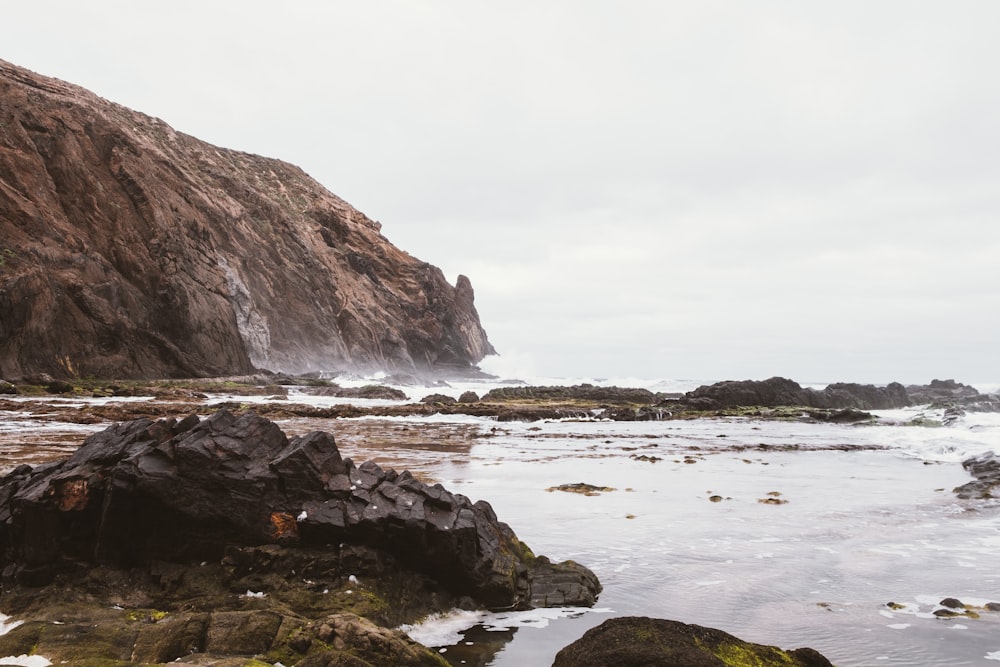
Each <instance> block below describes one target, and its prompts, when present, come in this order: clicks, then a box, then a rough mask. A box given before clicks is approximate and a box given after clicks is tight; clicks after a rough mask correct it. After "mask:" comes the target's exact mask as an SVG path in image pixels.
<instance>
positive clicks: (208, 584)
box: [0, 410, 601, 665]
mask: <svg viewBox="0 0 1000 667" xmlns="http://www.w3.org/2000/svg"><path fill="white" fill-rule="evenodd" d="M0 549H2V557H3V562H4V563H5V567H4V569H3V571H2V584H3V588H2V592H0V608H2V609H3V610H4V612H5V613H8V614H12V615H16V616H17V617H18V618H24V619H27V620H34V621H48V622H51V621H52V620H53V619H52V618H49V617H50V616H51V615H52V614H54V613H57V614H60V615H61V616H63V617H66V618H68V617H75V618H79V619H81V620H80V623H82V624H83V625H86V626H87V627H99V626H102V623H105V624H106V623H110V624H111V625H108V626H107V627H103V629H101V630H99V631H97V630H95V631H94V632H98V634H99V635H100V636H101V637H104V635H105V634H107V636H108V640H107V642H106V643H107V644H108V645H112V644H113V645H114V646H115V647H117V648H115V649H114V651H119V652H121V651H125V649H123V648H121V647H122V646H124V645H128V646H131V648H130V649H129V650H130V651H131V652H132V653H135V652H136V651H139V653H142V651H140V650H139V648H141V647H142V646H146V647H147V648H148V651H149V653H142V654H143V655H149V656H154V654H155V656H160V657H155V656H154V657H155V660H174V659H176V658H178V657H181V656H180V655H174V656H173V657H170V658H164V657H163V656H165V655H166V654H167V653H171V654H173V653H176V652H177V650H179V649H177V648H176V646H179V645H180V644H179V643H178V642H180V643H183V642H185V641H188V642H189V643H190V644H191V647H192V648H191V649H190V651H188V652H195V653H197V652H206V653H211V654H228V653H230V652H231V651H229V649H228V648H225V647H226V646H229V644H226V642H237V643H240V644H241V645H242V646H244V648H245V649H246V650H244V651H243V652H244V653H246V654H255V655H256V654H264V653H267V652H268V651H283V650H285V649H288V647H291V648H290V649H289V650H290V651H291V652H292V653H294V654H295V655H296V656H297V658H296V659H298V658H303V657H304V656H306V655H309V656H312V655H313V654H312V653H311V652H310V651H311V650H312V649H310V648H309V647H310V646H312V644H310V643H309V642H310V641H312V640H313V639H316V638H319V641H317V642H315V646H316V647H319V648H323V647H327V648H328V645H329V644H330V642H329V641H327V640H326V639H323V636H324V634H326V635H330V636H339V637H341V638H342V639H343V633H341V634H337V633H336V632H334V633H333V634H332V635H331V631H328V630H324V629H323V628H322V623H323V622H324V621H323V619H328V618H329V617H330V616H331V614H335V613H354V614H357V615H361V616H363V617H366V618H369V619H371V620H374V621H376V622H378V623H384V624H391V625H395V624H399V623H403V622H412V621H413V620H415V619H416V618H418V617H420V616H422V615H423V614H426V613H428V612H431V611H443V610H445V609H448V608H452V607H454V606H463V607H467V608H473V607H490V608H529V607H532V606H564V605H592V604H593V603H594V601H595V599H596V596H597V594H598V593H599V591H600V589H601V586H600V583H599V582H598V580H597V578H596V576H594V574H593V573H592V572H590V571H589V570H588V569H587V568H585V567H583V566H581V565H578V564H576V563H573V562H572V561H567V562H563V563H552V562H550V561H549V560H548V559H547V558H545V557H543V556H538V557H536V556H535V555H534V554H532V552H531V550H530V549H529V548H528V547H527V546H526V545H525V544H524V543H522V542H521V541H520V540H518V539H517V537H516V535H515V534H514V533H513V531H512V530H511V529H510V527H509V526H507V525H506V524H505V523H502V522H500V521H498V520H497V517H496V515H495V514H494V512H493V510H492V508H491V507H490V506H489V504H488V503H486V502H484V501H479V502H476V503H473V502H471V501H470V500H469V499H468V498H466V497H465V496H462V495H460V494H454V493H451V492H449V491H448V490H446V489H444V488H443V487H442V486H441V485H439V484H435V485H427V484H424V483H422V482H420V481H418V480H416V479H415V478H413V477H412V476H411V475H410V474H409V473H408V472H403V473H396V472H395V471H392V470H388V471H387V470H383V469H382V468H380V467H379V466H378V465H376V464H374V463H371V462H366V463H362V464H361V465H359V466H355V465H354V463H353V462H352V461H351V460H350V459H344V458H342V457H341V455H340V452H339V450H338V449H337V447H336V444H335V443H334V439H333V436H331V435H330V434H329V433H324V432H312V433H309V434H307V435H302V436H297V437H294V438H291V439H289V438H287V437H286V436H285V434H284V433H283V432H282V431H281V429H280V428H279V427H278V426H277V425H276V424H274V423H273V422H271V421H268V420H267V419H264V418H262V417H259V416H257V415H255V414H252V413H248V414H245V415H243V416H241V417H236V416H234V415H232V414H231V413H229V412H227V411H224V410H223V411H219V412H217V413H215V414H214V415H212V416H210V417H208V418H206V419H199V418H198V417H197V416H193V415H192V416H190V417H187V418H185V419H182V420H177V419H164V420H160V421H151V420H147V419H140V420H135V421H131V422H126V423H122V424H117V425H115V426H113V427H111V428H108V429H107V430H105V431H102V432H100V433H97V434H94V435H92V436H90V437H88V438H87V439H86V440H85V441H84V444H83V445H82V446H81V447H80V449H79V450H77V451H76V453H74V454H73V455H72V456H70V457H69V458H68V459H64V460H62V461H59V462H55V463H50V464H43V465H39V466H37V467H35V468H31V467H30V466H26V465H24V466H20V467H19V468H17V469H16V470H14V471H13V472H12V473H11V474H10V475H8V476H7V477H5V478H4V479H3V480H0ZM147 608H149V609H155V610H160V611H157V612H156V613H157V614H160V615H167V616H169V617H170V619H171V621H170V622H171V625H169V626H168V625H163V626H161V627H160V628H158V629H143V628H142V627H141V626H137V625H136V624H134V623H130V621H131V620H134V619H131V617H128V616H127V614H125V615H123V614H122V613H116V614H112V615H111V616H107V617H106V618H105V616H101V615H98V616H97V617H95V616H94V614H93V611H94V610H95V609H100V610H108V609H118V610H124V612H127V611H128V610H144V609H147ZM248 609H249V610H254V611H257V612H260V613H259V614H258V615H257V616H254V617H253V618H250V617H247V616H245V614H244V612H247V611H248ZM56 610H58V611H56ZM124 612H123V613H124ZM223 612H232V615H231V616H226V615H224V614H223ZM139 613H140V614H143V613H145V612H142V611H140V612H139ZM206 614H209V615H210V616H205V615H206ZM66 618H60V619H59V620H60V622H65V621H66ZM102 618H105V620H101V619H102ZM153 620H154V621H157V622H158V621H159V620H161V619H159V618H153ZM307 621H308V623H310V624H311V625H309V626H308V627H309V628H310V629H309V632H308V633H307V634H308V636H305V635H304V636H303V637H301V638H300V641H299V642H298V644H295V643H294V642H292V638H290V635H289V632H290V628H292V627H304V626H305V624H306V622H307ZM345 623H346V621H345ZM246 624H251V626H252V627H250V628H249V629H247V630H246V632H247V633H248V634H247V636H248V637H251V636H252V637H253V638H254V639H253V640H252V642H257V643H252V642H251V640H250V639H245V640H244V639H240V637H242V635H239V634H238V633H237V634H233V633H235V632H237V630H238V629H239V628H241V627H243V626H244V625H246ZM348 625H350V624H348ZM265 626H266V627H265ZM272 626H273V627H272ZM39 627H42V626H39ZM45 627H46V628H48V626H45ZM345 627H347V626H345ZM351 627H354V626H351ZM115 628H118V630H115ZM199 628H201V630H199ZM206 628H207V629H206ZM213 628H215V629H216V630H217V631H216V630H213ZM234 628H235V629H234ZM21 632H22V633H24V632H27V630H22V631H21ZM39 632H41V630H40V631H39ZM45 632H48V633H50V634H49V640H50V643H58V642H57V641H56V639H55V638H56V635H53V634H52V633H55V632H57V631H56V630H53V629H52V628H48V629H45ZM344 632H347V631H346V630H345V631H344ZM358 632H359V631H358V630H357V629H356V628H355V629H354V630H351V631H350V632H347V634H348V635H351V636H356V635H358ZM88 633H91V631H88ZM122 633H125V634H126V635H128V636H127V637H124V639H123V638H122ZM163 633H165V634H163ZM351 633H353V634H351ZM161 634H163V636H161ZM192 634H193V635H196V636H197V641H194V642H193V643H191V641H193V640H191V641H189V639H185V638H188V637H189V635H192ZM366 634H367V635H370V634H371V633H370V632H367V631H366ZM233 637H236V639H233ZM112 638H113V639H114V641H112V640H111V639H112ZM0 639H2V638H0ZM29 639H31V636H29V637H28V638H27V639H25V638H24V636H23V635H22V634H16V635H12V636H11V637H10V638H7V639H3V641H2V642H0V647H2V646H7V645H11V642H15V641H28V640H29ZM36 639H37V638H36ZM383 639H385V642H383V641H382V639H378V638H374V639H372V638H371V637H369V640H366V641H367V642H368V644H371V642H375V645H382V644H380V642H382V643H384V644H385V645H386V646H390V645H391V646H396V644H395V643H394V642H390V641H389V639H391V637H388V635H387V636H386V638H383ZM154 640H155V641H154ZM307 640H309V641H307ZM102 641H103V640H102ZM344 641H347V640H346V639H344ZM358 641H360V640H358ZM4 642H6V644H5V643H4ZM129 642H131V644H129ZM143 642H145V643H143ZM163 642H165V644H164V645H165V646H167V647H168V648H167V649H163V650H162V651H160V649H155V650H154V648H149V647H150V646H153V645H154V644H155V645H156V646H159V645H160V644H162V643H163ZM289 642H292V643H291V644H290V643H289ZM334 644H336V642H334ZM366 645H367V644H366ZM346 646H347V647H348V648H350V646H351V643H350V641H347V644H346ZM220 647H222V648H220ZM247 647H249V648H247ZM303 647H305V648H303ZM319 648H317V649H316V650H319ZM335 648H336V646H335ZM390 648H391V647H390ZM390 648H386V649H385V650H386V651H390ZM397 649H398V650H400V651H402V650H403V649H405V646H404V647H402V648H400V647H399V646H396V648H391V651H397ZM60 650H62V649H60ZM95 650H96V649H95ZM110 650H111V649H109V651H110ZM143 650H146V649H143ZM324 650H326V649H325V648H324ZM338 650H346V649H343V647H341V649H338ZM379 650H381V649H379ZM407 650H408V649H407ZM157 651H159V652H157ZM404 652H405V651H404ZM418 653H419V655H417V654H415V657H413V658H412V660H411V661H410V662H399V663H392V664H436V663H434V662H426V660H427V655H426V654H425V653H422V652H418ZM0 654H3V653H2V651H0ZM60 655H63V654H60ZM116 655H118V653H115V655H114V656H113V655H110V654H109V655H108V656H106V657H109V658H115V659H119V658H116V657H115V656H116ZM185 655H186V653H185ZM386 655H389V653H387V654H386ZM393 655H395V654H393ZM154 657H150V658H149V660H153V659H154ZM334 657H335V656H334V655H333V654H331V657H330V658H329V660H328V662H330V661H333V660H334ZM309 659H310V660H313V662H308V663H307V662H303V663H302V664H327V663H325V662H322V661H321V657H310V658H309ZM407 660H409V658H408V659H407ZM284 664H286V665H290V664H293V663H292V662H289V658H286V659H285V660H284ZM331 664H340V663H337V662H331ZM358 664H362V663H358ZM372 664H389V663H383V662H380V661H379V660H374V661H373V662H372Z"/></svg>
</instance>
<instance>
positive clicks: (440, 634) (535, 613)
mask: <svg viewBox="0 0 1000 667" xmlns="http://www.w3.org/2000/svg"><path fill="white" fill-rule="evenodd" d="M610 613H613V611H612V610H611V609H609V608H607V607H597V608H587V607H550V608H543V609H528V610H525V611H512V612H487V611H464V610H458V609H456V610H454V611H450V612H448V613H446V614H432V615H431V616H428V617H427V618H425V619H424V620H423V621H421V622H420V623H415V624H413V625H402V626H400V627H399V629H400V630H402V631H403V632H405V633H406V634H407V635H409V636H410V639H412V640H414V641H416V642H420V643H421V644H423V645H424V646H432V647H436V646H451V645H453V644H458V643H459V642H461V641H463V639H464V635H463V634H462V633H463V632H464V631H465V630H468V629H469V628H471V627H473V626H476V625H481V626H483V628H484V629H485V630H487V631H490V632H503V631H506V630H511V629H515V628H526V627H531V628H545V627H547V626H548V625H549V623H550V622H551V621H554V620H557V619H560V618H575V617H578V616H582V615H584V614H610Z"/></svg>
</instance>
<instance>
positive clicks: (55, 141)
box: [0, 61, 493, 380]
mask: <svg viewBox="0 0 1000 667" xmlns="http://www.w3.org/2000/svg"><path fill="white" fill-rule="evenodd" d="M380 229H381V225H380V224H379V223H378V222H376V221H373V220H371V219H369V218H368V217H367V216H365V215H364V214H363V213H361V212H360V211H358V210H357V209H355V208H353V207H352V206H350V205H349V204H348V203H346V202H345V201H343V200H342V199H340V198H339V197H337V196H335V195H333V194H331V193H330V192H329V191H327V190H326V189H325V188H323V187H322V186H321V185H320V184H319V183H317V182H316V181H314V180H313V179H312V178H310V177H309V176H308V175H307V174H306V173H305V172H303V171H302V170H301V169H299V168H298V167H295V166H293V165H290V164H288V163H285V162H282V161H279V160H274V159H269V158H264V157H260V156H257V155H250V154H247V153H242V152H238V151H233V150H227V149H224V148H219V147H216V146H212V145H210V144H207V143H205V142H202V141H199V140H198V139H195V138H194V137H191V136H188V135H185V134H182V133H180V132H176V131H175V130H173V129H172V128H171V127H170V126H169V125H167V124H166V123H164V122H163V121H161V120H159V119H157V118H152V117H150V116H146V115H144V114H141V113H138V112H135V111H132V110H130V109H126V108H124V107H122V106H119V105H117V104H113V103H111V102H108V101H106V100H104V99H101V98H99V97H97V96H96V95H94V94H92V93H90V92H88V91H86V90H84V89H82V88H79V87H77V86H73V85H70V84H67V83H64V82H62V81H58V80H56V79H51V78H47V77H44V76H40V75H37V74H34V73H32V72H30V71H28V70H25V69H22V68H19V67H16V66H14V65H12V64H10V63H7V62H4V61H0V377H3V378H5V379H8V380H13V379H18V378H21V377H25V376H29V375H32V374H36V373H48V374H50V375H52V376H54V377H56V378H60V377H74V376H96V377H118V378H155V377H192V376H220V375H235V374H244V373H248V372H250V371H252V370H253V369H254V368H266V369H271V370H276V371H284V372H306V371H313V370H347V369H357V370H376V369H378V370H397V371H402V372H419V373H429V372H430V373H462V372H466V371H468V370H469V369H470V366H471V365H473V364H475V363H477V362H478V361H479V360H481V359H482V358H483V357H484V356H485V355H487V354H491V353H493V348H492V346H491V345H490V343H489V341H488V339H487V337H486V333H485V331H484V330H483V328H482V326H481V325H480V322H479V317H478V314H477V312H476V309H475V306H474V303H473V302H474V294H473V289H472V285H471V283H470V282H469V280H468V278H466V277H464V276H459V277H458V280H457V282H456V285H455V286H452V285H450V284H449V283H448V282H447V281H446V279H445V278H444V275H443V274H442V272H441V271H440V270H439V269H438V268H436V267H434V266H431V265H430V264H427V263H426V262H422V261H420V260H418V259H416V258H414V257H411V256H410V255H408V254H407V253H405V252H403V251H402V250H400V249H398V248H396V247H394V246H393V245H392V244H391V243H390V242H389V241H388V240H387V239H386V238H385V237H384V236H383V235H382V233H381V231H380Z"/></svg>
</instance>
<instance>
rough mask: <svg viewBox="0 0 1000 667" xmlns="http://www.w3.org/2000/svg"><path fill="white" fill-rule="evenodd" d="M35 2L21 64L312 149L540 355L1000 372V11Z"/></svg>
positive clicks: (227, 141)
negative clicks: (467, 281)
mask: <svg viewBox="0 0 1000 667" xmlns="http://www.w3.org/2000/svg"><path fill="white" fill-rule="evenodd" d="M286 4H287V5H288V6H287V7H279V6H278V5H276V4H275V3H271V2H269V3H264V2H257V1H252V2H246V1H244V2H204V0H199V2H190V1H186V0H185V1H182V2H171V3H169V4H168V3H155V6H154V3H139V2H125V1H121V2H113V1H108V0H95V1H94V2H88V3H76V2H68V1H66V2H53V1H51V0H35V1H34V2H32V3H16V5H15V6H13V7H8V8H7V9H5V11H4V21H3V26H2V27H0V44H2V45H3V46H2V48H0V57H2V58H4V59H7V60H10V61H11V62H14V63H15V64H18V65H22V66H25V67H28V68H30V69H33V70H36V71H38V72H40V73H42V74H47V75H50V76H56V77H59V78H62V79H66V80H69V81H71V82H73V83H77V84H79V85H82V86H84V87H87V88H90V89H91V90H94V91H95V92H97V93H98V94H100V95H102V96H103V97H106V98H108V99H111V100H113V101H116V102H119V103H121V104H124V105H126V106H129V107H132V108H135V109H138V110H140V111H143V112H145V113H148V114H150V115H153V116H157V117H160V118H162V119H163V120H165V121H166V122H168V123H169V124H171V125H172V126H174V127H175V128H177V129H178V130H181V131H184V132H188V133H190V134H193V135H195V136H197V137H199V138H202V139H205V140H207V141H211V142H213V143H216V144H219V145H223V146H227V147H230V148H237V149H240V150H245V151H249V152H253V153H260V154H263V155H268V156H272V157H278V158H281V159H284V160H287V161H289V162H292V163H295V164H297V165H299V166H301V167H303V168H304V169H305V170H306V171H307V172H309V173H310V174H311V175H312V176H313V177H315V178H316V179H317V180H319V181H320V182H321V183H323V184H324V185H325V186H326V187H327V188H329V189H330V190H331V191H333V192H335V193H336V194H338V195H340V196H342V197H344V198H345V199H347V200H348V201H350V202H351V203H352V204H354V205H355V206H357V207H358V208H360V209H361V210H363V211H365V212H366V213H367V214H368V215H369V216H371V217H372V218H375V219H378V220H380V221H381V222H382V223H383V225H384V227H383V233H384V234H385V235H386V236H387V237H388V238H389V239H390V240H391V241H393V243H395V244H396V245H398V246H399V247H401V248H403V249H405V250H407V251H409V252H410V253H411V254H413V255H415V256H417V257H420V258H421V259H424V260H426V261H429V262H431V263H433V264H436V265H438V266H440V267H442V269H444V271H445V273H446V275H448V277H449V278H450V279H451V280H452V281H454V279H455V277H456V276H457V274H459V273H464V274H466V275H468V276H469V277H470V278H471V279H472V283H473V286H474V287H475V288H476V295H477V301H476V302H477V306H478V308H479V311H480V315H481V317H482V320H483V323H484V325H485V327H486V330H487V331H488V332H489V334H490V337H491V339H492V341H493V343H494V345H495V346H496V347H497V349H498V350H499V351H500V352H501V355H503V358H504V360H505V363H507V364H509V366H510V368H508V369H504V370H506V371H508V372H510V373H526V372H533V373H540V374H549V375H596V376H626V375H632V376H646V377H649V376H657V377H674V378H695V379H705V380H717V379H743V378H751V377H752V378H763V377H769V376H771V375H778V374H780V375H785V376H788V377H792V378H794V379H796V380H799V381H802V382H821V381H838V380H852V381H870V382H888V381H892V380H901V381H904V382H918V381H919V382H923V381H928V380H930V379H931V378H933V377H955V378H956V379H959V380H963V381H970V382H1000V351H998V350H1000V345H998V340H997V330H998V328H1000V280H998V275H997V274H998V260H1000V224H998V223H1000V219H998V218H1000V121H998V119H1000V74H998V72H997V69H998V67H1000V40H998V39H997V38H996V33H997V28H998V26H1000V3H997V2H994V1H993V0H982V1H962V0H957V1H955V0H952V1H950V2H943V1H941V2H921V1H919V0H899V1H896V0H882V1H878V0H875V1H873V0H867V1H864V2H851V1H847V2H844V1H840V2H824V3H819V2H803V1H802V0H795V1H789V2H768V1H766V0H765V1H759V2H757V1H755V2H749V1H747V2H741V1H735V0H733V1H729V2H718V1H715V2H713V1H711V0H708V1H706V0H699V2H673V1H658V2H614V3H613V2H586V1H580V0H574V1H572V2H569V1H568V2H506V3H485V2H469V1H468V0H462V1H448V2H422V3H421V2H414V1H405V2H404V1H396V2H391V1H390V2H386V1H380V2H369V3H360V2H356V3H347V2H318V1H317V2H302V1H300V2H294V3H286Z"/></svg>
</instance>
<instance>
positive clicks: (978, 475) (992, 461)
mask: <svg viewBox="0 0 1000 667" xmlns="http://www.w3.org/2000/svg"><path fill="white" fill-rule="evenodd" d="M962 466H963V467H964V468H965V469H966V470H968V471H969V474H970V475H972V476H973V477H974V478H975V479H974V480H973V481H971V482H968V483H966V484H963V485H961V486H959V487H956V488H955V493H957V494H958V497H959V498H962V499H963V500H969V499H973V498H981V499H985V498H992V497H993V490H994V488H996V486H997V485H998V484H1000V456H997V454H996V453H995V452H986V453H983V454H980V455H978V456H973V457H971V458H968V459H966V460H965V461H962Z"/></svg>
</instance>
